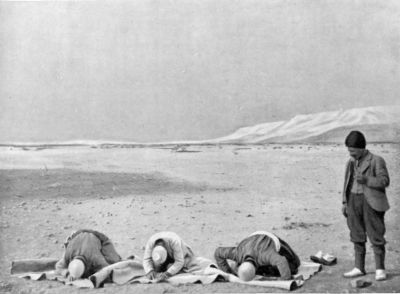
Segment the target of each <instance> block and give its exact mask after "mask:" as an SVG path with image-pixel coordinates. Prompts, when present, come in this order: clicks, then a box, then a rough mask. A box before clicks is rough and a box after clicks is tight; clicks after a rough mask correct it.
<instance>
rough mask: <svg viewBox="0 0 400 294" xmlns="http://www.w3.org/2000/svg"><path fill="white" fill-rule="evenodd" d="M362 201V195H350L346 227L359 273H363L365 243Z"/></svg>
mask: <svg viewBox="0 0 400 294" xmlns="http://www.w3.org/2000/svg"><path fill="white" fill-rule="evenodd" d="M363 199H364V196H363V195H360V194H353V193H351V194H350V197H349V202H348V205H347V225H348V227H349V229H350V240H351V242H353V243H354V252H355V267H356V268H358V269H360V270H361V271H365V252H366V250H365V242H366V241H367V236H366V230H365V223H364V217H363V215H364V211H363Z"/></svg>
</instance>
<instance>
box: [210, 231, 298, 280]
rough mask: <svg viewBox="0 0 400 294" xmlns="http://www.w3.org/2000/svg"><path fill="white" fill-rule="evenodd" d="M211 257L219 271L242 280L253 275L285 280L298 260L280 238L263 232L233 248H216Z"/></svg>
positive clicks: (293, 270)
mask: <svg viewBox="0 0 400 294" xmlns="http://www.w3.org/2000/svg"><path fill="white" fill-rule="evenodd" d="M214 256H215V260H216V261H217V264H218V267H219V268H220V269H221V270H223V271H224V272H227V273H230V274H237V275H238V277H239V278H240V279H241V280H243V281H251V280H253V279H254V277H255V276H256V275H262V276H278V277H280V279H282V280H289V279H291V277H292V275H294V274H296V273H297V270H298V267H299V266H300V259H299V257H298V256H297V255H296V253H294V251H293V250H292V248H290V246H289V245H288V244H287V243H286V242H285V241H283V240H282V239H280V238H278V237H277V236H275V235H274V234H272V233H269V232H265V231H258V232H255V233H253V234H251V235H250V236H249V237H247V238H245V239H244V240H242V241H241V242H240V243H239V245H238V246H237V247H218V248H217V249H216V250H215V254H214ZM228 260H232V261H234V262H235V263H236V265H237V266H238V269H237V273H236V272H235V270H234V269H232V268H231V267H230V266H229V263H228Z"/></svg>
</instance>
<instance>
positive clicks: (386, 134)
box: [211, 105, 400, 144]
mask: <svg viewBox="0 0 400 294" xmlns="http://www.w3.org/2000/svg"><path fill="white" fill-rule="evenodd" d="M399 124H400V105H395V106H375V107H366V108H354V109H349V110H339V111H329V112H320V113H314V114H306V115H296V116H295V117H293V118H292V119H290V120H288V121H279V122H271V123H263V124H257V125H254V126H251V127H244V128H240V129H238V130H237V131H236V132H234V133H233V134H231V135H228V136H225V137H222V138H217V139H215V140H211V141H212V142H214V143H243V144H246V143H247V144H260V143H291V142H315V141H318V142H324V141H326V142H334V141H337V140H336V139H334V138H329V136H323V135H324V134H328V133H330V132H334V131H335V130H336V131H337V130H342V133H343V135H344V133H345V132H347V131H348V130H349V129H352V128H357V129H360V130H361V131H363V130H364V132H366V137H367V139H368V137H369V136H368V135H369V134H368V133H369V131H368V130H367V129H371V128H372V127H373V129H374V134H370V135H371V136H370V137H371V138H372V137H373V138H374V139H373V141H374V142H379V141H383V142H398V141H399V140H400V138H392V137H393V136H396V133H397V132H396V130H398V129H399ZM378 126H382V128H381V130H379V127H378ZM379 132H380V133H381V134H380V135H381V138H379V136H378V137H377V135H379V134H376V133H379ZM319 136H320V137H321V136H323V137H324V140H322V138H321V140H318V139H317V140H315V139H316V138H317V137H319ZM342 140H343V138H342V139H341V141H342Z"/></svg>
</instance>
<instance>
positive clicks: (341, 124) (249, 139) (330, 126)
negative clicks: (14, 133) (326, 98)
mask: <svg viewBox="0 0 400 294" xmlns="http://www.w3.org/2000/svg"><path fill="white" fill-rule="evenodd" d="M355 129H356V130H359V131H361V132H363V133H364V134H365V136H366V139H367V142H369V143H374V142H375V143H400V105H394V106H375V107H366V108H353V109H348V110H338V111H330V112H320V113H313V114H306V115H296V116H295V117H293V118H292V119H290V120H288V121H278V122H269V123H263V124H257V125H254V126H249V127H243V128H240V129H238V130H237V131H235V132H234V133H232V134H230V135H228V136H224V137H220V138H216V139H210V140H201V141H183V140H182V141H169V142H159V143H153V142H147V143H139V142H129V141H119V142H117V141H108V140H102V141H93V140H75V141H64V142H40V143H38V142H36V143H27V142H24V143H15V142H14V143H6V144H0V146H17V147H18V146H21V147H24V146H25V147H40V146H41V147H44V148H52V147H72V146H92V147H94V148H134V147H151V146H166V145H170V146H179V145H204V144H210V145H214V144H266V143H282V144H284V143H288V144H289V143H343V142H344V139H345V137H346V135H347V134H348V133H349V132H350V131H351V130H355Z"/></svg>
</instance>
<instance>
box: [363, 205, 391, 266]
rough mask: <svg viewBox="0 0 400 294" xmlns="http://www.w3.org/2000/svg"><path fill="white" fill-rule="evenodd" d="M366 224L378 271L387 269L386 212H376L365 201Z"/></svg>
mask: <svg viewBox="0 0 400 294" xmlns="http://www.w3.org/2000/svg"><path fill="white" fill-rule="evenodd" d="M364 202H365V203H364V216H365V219H364V222H365V226H366V231H367V235H368V238H369V240H370V242H371V244H372V249H373V251H374V257H375V267H376V269H385V253H386V252H385V244H386V240H385V238H384V235H385V232H386V228H385V212H384V211H376V210H374V209H373V208H372V207H371V206H370V205H369V204H368V203H367V201H364Z"/></svg>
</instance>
